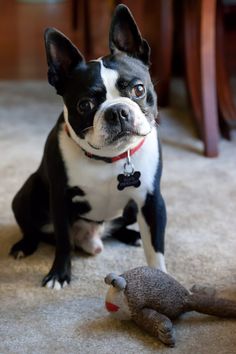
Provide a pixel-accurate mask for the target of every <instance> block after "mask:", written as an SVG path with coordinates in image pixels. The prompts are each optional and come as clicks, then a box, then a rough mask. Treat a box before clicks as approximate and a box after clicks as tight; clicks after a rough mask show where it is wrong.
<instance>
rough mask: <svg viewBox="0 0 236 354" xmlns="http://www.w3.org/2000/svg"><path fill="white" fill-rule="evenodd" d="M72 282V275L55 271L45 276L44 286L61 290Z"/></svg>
mask: <svg viewBox="0 0 236 354" xmlns="http://www.w3.org/2000/svg"><path fill="white" fill-rule="evenodd" d="M69 283H70V275H68V274H64V275H61V274H57V273H53V272H49V273H48V275H46V277H44V278H43V281H42V286H44V287H46V288H49V289H55V290H60V289H62V288H65V287H66V286H67V285H68V284H69Z"/></svg>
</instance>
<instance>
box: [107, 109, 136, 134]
mask: <svg viewBox="0 0 236 354" xmlns="http://www.w3.org/2000/svg"><path fill="white" fill-rule="evenodd" d="M104 120H105V122H106V123H107V124H108V126H109V127H110V128H115V129H117V128H118V129H119V130H121V131H132V130H133V129H134V113H133V111H132V110H131V109H130V108H129V106H128V105H125V104H121V103H118V104H114V105H112V106H110V107H108V108H107V109H106V111H105V113H104Z"/></svg>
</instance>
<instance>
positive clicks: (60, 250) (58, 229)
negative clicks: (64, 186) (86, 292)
mask: <svg viewBox="0 0 236 354" xmlns="http://www.w3.org/2000/svg"><path fill="white" fill-rule="evenodd" d="M50 199H51V200H50V201H51V214H52V219H53V224H54V232H55V237H56V253H55V258H54V262H53V265H52V268H51V270H50V271H49V273H48V275H46V277H44V279H43V282H42V285H43V286H46V287H48V288H52V289H53V288H54V289H61V288H63V287H65V286H66V285H68V284H69V283H70V280H71V255H70V252H71V246H70V237H69V219H68V205H67V201H66V198H65V194H63V192H62V190H60V191H53V192H52V193H51V198H50Z"/></svg>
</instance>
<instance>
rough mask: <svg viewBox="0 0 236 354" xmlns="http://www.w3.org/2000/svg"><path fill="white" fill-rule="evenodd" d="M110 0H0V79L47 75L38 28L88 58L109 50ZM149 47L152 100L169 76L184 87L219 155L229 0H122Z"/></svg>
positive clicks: (227, 100)
mask: <svg viewBox="0 0 236 354" xmlns="http://www.w3.org/2000/svg"><path fill="white" fill-rule="evenodd" d="M118 3H120V2H119V1H115V0H99V1H96V0H87V1H86V0H64V1H63V0H0V5H1V7H0V79H1V80H29V79H30V80H31V79H34V80H35V79H43V80H46V78H47V65H46V57H45V50H44V43H43V32H44V29H45V28H46V27H48V26H50V27H56V28H58V29H59V30H61V31H62V32H64V33H65V34H66V35H67V36H68V37H69V38H70V39H71V40H72V41H73V42H74V43H75V44H76V45H77V46H78V48H79V49H80V51H81V52H82V53H83V54H84V55H85V57H86V58H87V59H92V58H93V59H94V58H97V57H99V56H101V55H104V54H106V53H108V32H109V25H110V19H111V14H112V11H113V9H114V7H115V6H116V5H117V4H118ZM123 3H125V4H127V5H128V6H129V8H130V9H131V11H132V12H133V14H134V17H135V19H136V21H137V23H138V25H139V28H140V29H141V31H142V34H143V36H144V37H145V38H146V39H147V40H148V42H149V44H150V46H151V48H152V67H151V71H152V75H153V78H154V81H155V82H157V86H156V87H157V92H158V97H159V105H160V106H167V105H168V104H169V91H170V90H169V88H170V82H171V80H172V79H173V78H176V77H178V78H180V79H182V80H183V82H184V84H185V86H186V87H187V92H188V97H189V103H190V107H191V108H192V111H193V117H194V118H193V120H194V124H195V126H196V129H197V131H198V133H199V136H200V137H201V139H202V140H203V142H204V145H205V149H204V153H205V155H206V156H216V155H217V154H218V137H219V132H220V134H221V135H222V136H224V137H225V138H227V139H231V138H232V134H231V133H232V131H233V130H234V129H235V128H236V109H235V100H234V96H235V95H234V92H233V87H234V85H233V82H234V79H233V77H234V76H235V75H236V1H232V0H220V1H216V0H156V1H147V0H146V1H145V0H129V1H123Z"/></svg>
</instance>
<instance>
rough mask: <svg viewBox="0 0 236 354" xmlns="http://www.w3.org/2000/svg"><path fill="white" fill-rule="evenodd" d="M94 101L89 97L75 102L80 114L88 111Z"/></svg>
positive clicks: (92, 106) (90, 109)
mask: <svg viewBox="0 0 236 354" xmlns="http://www.w3.org/2000/svg"><path fill="white" fill-rule="evenodd" d="M94 106H95V105H94V103H93V102H92V101H91V100H89V99H85V98H83V99H81V100H80V101H79V102H78V104H77V109H78V112H79V113H80V114H85V113H89V112H90V111H92V109H93V108H94Z"/></svg>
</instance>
